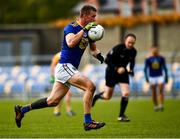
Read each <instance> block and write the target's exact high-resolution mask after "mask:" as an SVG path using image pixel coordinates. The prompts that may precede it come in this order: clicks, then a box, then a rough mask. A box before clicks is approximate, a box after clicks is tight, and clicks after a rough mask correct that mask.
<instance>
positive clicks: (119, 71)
mask: <svg viewBox="0 0 180 139" xmlns="http://www.w3.org/2000/svg"><path fill="white" fill-rule="evenodd" d="M125 72H126V69H125V68H124V67H119V68H118V69H117V73H119V74H123V73H125Z"/></svg>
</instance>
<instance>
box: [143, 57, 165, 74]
mask: <svg viewBox="0 0 180 139" xmlns="http://www.w3.org/2000/svg"><path fill="white" fill-rule="evenodd" d="M163 70H164V71H165V74H167V67H166V62H165V58H164V57H162V56H151V57H149V58H147V59H146V60H145V74H146V75H147V72H148V71H149V76H150V77H157V76H161V75H163Z"/></svg>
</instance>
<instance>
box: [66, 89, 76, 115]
mask: <svg viewBox="0 0 180 139" xmlns="http://www.w3.org/2000/svg"><path fill="white" fill-rule="evenodd" d="M71 97H72V92H71V91H70V90H69V91H68V92H67V94H66V96H65V103H66V112H67V115H68V116H74V115H76V113H75V112H74V111H73V110H72V108H71Z"/></svg>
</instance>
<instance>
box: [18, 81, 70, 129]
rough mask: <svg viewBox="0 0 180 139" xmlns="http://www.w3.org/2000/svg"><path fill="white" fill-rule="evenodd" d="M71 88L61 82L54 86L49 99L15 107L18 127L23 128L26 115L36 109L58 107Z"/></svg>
mask: <svg viewBox="0 0 180 139" xmlns="http://www.w3.org/2000/svg"><path fill="white" fill-rule="evenodd" d="M68 90H69V88H68V87H67V86H65V85H64V84H62V83H60V82H55V83H54V85H53V89H52V91H51V94H50V96H49V97H48V98H42V99H39V100H37V101H35V102H33V103H31V104H29V105H26V106H20V105H16V106H15V113H16V117H15V121H16V124H17V126H18V127H21V120H22V118H23V117H24V114H25V113H27V112H29V111H30V110H34V109H42V108H46V107H51V106H56V105H57V104H59V102H60V100H61V99H62V98H63V97H64V95H65V94H66V93H67V91H68Z"/></svg>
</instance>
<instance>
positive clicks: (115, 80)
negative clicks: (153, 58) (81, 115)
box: [92, 33, 137, 122]
mask: <svg viewBox="0 0 180 139" xmlns="http://www.w3.org/2000/svg"><path fill="white" fill-rule="evenodd" d="M135 42H136V36H135V35H134V34H132V33H129V34H127V35H126V36H125V38H124V42H123V43H122V44H118V45H116V46H115V47H113V48H112V49H111V50H110V51H109V53H108V54H107V57H106V60H105V62H106V64H107V68H106V73H105V74H106V75H105V80H106V85H105V87H104V92H102V93H98V94H96V95H95V96H94V98H93V103H92V106H94V105H95V102H96V101H97V100H98V99H104V100H109V99H111V97H112V95H113V92H114V87H115V85H116V84H118V85H119V87H120V88H121V93H122V97H121V102H120V110H119V117H118V121H120V122H129V121H130V120H129V118H128V117H127V116H126V115H125V111H126V108H127V105H128V100H129V95H130V86H129V75H128V74H130V75H132V76H134V71H133V70H134V66H135V57H136V54H137V50H136V49H135V48H134V44H135ZM128 64H130V70H127V68H126V67H127V65H128Z"/></svg>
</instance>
